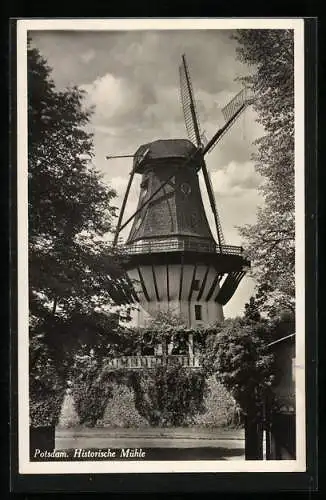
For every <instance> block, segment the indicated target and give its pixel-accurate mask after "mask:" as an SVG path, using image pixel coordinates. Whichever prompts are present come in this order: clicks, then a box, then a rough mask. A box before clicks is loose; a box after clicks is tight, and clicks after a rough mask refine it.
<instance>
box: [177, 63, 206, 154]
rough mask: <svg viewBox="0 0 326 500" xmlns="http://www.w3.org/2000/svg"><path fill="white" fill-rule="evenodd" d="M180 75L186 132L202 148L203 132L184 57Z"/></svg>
mask: <svg viewBox="0 0 326 500" xmlns="http://www.w3.org/2000/svg"><path fill="white" fill-rule="evenodd" d="M179 73H180V93H181V102H182V108H183V114H184V118H185V124H186V130H187V134H188V137H189V139H190V140H191V142H193V143H194V144H196V146H198V147H200V146H201V132H200V126H199V121H198V116H197V109H196V102H195V98H194V93H193V89H192V84H191V80H190V75H189V70H188V66H187V62H186V58H185V56H184V55H183V56H182V64H181V66H180V67H179Z"/></svg>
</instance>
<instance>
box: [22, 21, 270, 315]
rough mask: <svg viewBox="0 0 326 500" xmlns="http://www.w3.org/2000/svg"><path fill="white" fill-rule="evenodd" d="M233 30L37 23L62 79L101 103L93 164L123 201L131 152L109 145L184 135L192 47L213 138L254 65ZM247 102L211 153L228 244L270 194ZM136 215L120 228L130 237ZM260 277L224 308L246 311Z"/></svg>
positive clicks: (197, 87)
mask: <svg viewBox="0 0 326 500" xmlns="http://www.w3.org/2000/svg"><path fill="white" fill-rule="evenodd" d="M231 34H232V33H231V32H230V31H228V30H183V31H171V30H167V31H154V30H152V31H101V32H96V31H88V32H87V31H86V32H85V31H83V32H80V31H58V30H57V31H43V32H41V31H33V32H31V37H32V41H33V44H34V46H36V47H37V48H38V49H39V50H40V52H41V54H42V55H43V57H45V59H46V60H47V62H48V65H49V66H50V67H51V68H52V70H53V71H52V78H53V80H54V82H55V84H56V86H57V88H65V87H67V86H72V85H77V86H79V87H80V88H83V89H84V90H85V91H86V104H90V105H93V106H94V115H93V117H92V119H91V122H90V124H89V128H90V130H91V131H92V132H93V134H94V148H95V158H94V160H93V162H94V165H95V166H96V168H97V169H98V170H100V171H101V172H102V173H103V180H104V181H105V182H106V183H107V184H109V185H110V186H112V187H113V188H114V189H115V190H116V192H117V198H116V199H115V202H114V203H115V205H116V206H117V207H120V206H121V204H122V198H123V195H124V192H125V189H126V185H127V182H128V174H129V172H130V170H131V167H132V158H124V159H115V160H106V156H108V155H118V154H122V155H123V154H134V153H135V151H136V150H137V149H138V147H139V146H140V145H141V144H144V143H147V142H150V141H153V140H156V139H168V138H186V137H187V135H186V129H185V124H184V118H183V112H182V107H181V101H180V90H179V72H178V68H179V65H180V63H181V55H182V54H184V53H185V54H186V57H187V62H188V65H189V70H190V74H191V79H192V85H193V89H194V93H195V98H196V102H197V110H198V115H199V121H200V125H201V129H202V131H204V132H205V135H206V136H207V138H208V139H210V138H211V137H212V135H213V134H214V133H215V132H216V131H217V129H218V128H220V127H221V126H222V125H223V124H224V119H223V116H222V112H221V109H222V108H223V107H224V106H225V105H226V104H227V103H228V102H229V101H230V100H231V99H232V97H233V96H234V95H235V94H236V93H237V92H239V90H241V88H242V87H241V84H240V83H239V82H237V81H236V78H237V77H239V76H243V75H244V74H247V73H248V72H249V71H250V69H249V68H248V67H247V66H245V65H243V64H242V63H241V62H239V61H238V60H237V59H236V51H235V49H236V42H235V41H233V40H232V39H230V35H231ZM256 120H257V116H256V115H255V112H254V111H253V110H252V109H251V108H248V109H247V110H246V111H245V112H244V113H243V114H242V115H241V116H240V117H239V119H238V120H237V122H236V123H235V124H234V125H233V126H232V128H231V129H230V130H229V132H228V133H227V134H226V135H225V136H224V137H223V139H222V140H221V141H220V142H219V144H218V146H217V147H216V148H215V149H214V150H213V151H212V152H211V153H209V154H208V155H207V156H206V163H207V168H208V170H209V172H210V175H211V179H212V184H213V189H214V194H215V198H216V204H217V208H218V211H219V215H220V219H221V222H222V228H223V232H224V236H225V240H226V243H227V244H230V245H241V244H242V245H243V244H244V242H243V241H242V240H241V237H240V235H239V232H238V230H237V227H238V226H243V225H245V224H252V223H254V222H255V220H256V212H257V207H258V206H260V205H262V203H263V199H262V197H261V195H260V194H259V192H258V189H257V188H258V186H259V185H260V184H261V182H262V179H261V178H260V177H259V175H258V174H257V173H256V172H255V169H254V164H253V162H252V161H251V155H252V153H253V152H254V146H253V141H254V140H255V139H257V138H258V137H259V136H261V135H262V134H263V133H264V130H263V129H262V127H261V125H259V124H258V123H257V121H256ZM136 177H138V178H136V179H135V183H134V186H133V187H132V190H131V192H130V196H129V202H128V204H127V207H126V211H125V216H124V220H127V218H128V217H129V216H130V215H132V213H133V212H134V211H135V209H136V205H137V202H138V195H139V184H140V176H136ZM200 185H201V189H202V195H203V201H204V206H205V210H206V213H207V218H208V220H209V223H210V226H211V228H212V232H213V234H216V231H215V230H214V221H213V216H212V214H211V211H210V209H209V203H208V198H207V194H206V192H205V189H204V183H203V179H202V174H201V173H200ZM130 227H131V226H130V225H129V226H128V227H127V228H126V229H125V230H124V232H122V236H124V237H126V236H127V234H128V232H129V230H130ZM253 290H254V282H253V280H252V279H251V278H249V277H248V276H246V277H245V278H244V279H243V280H242V282H241V283H240V285H239V288H238V289H237V291H236V293H235V295H234V296H233V297H232V299H231V300H230V302H229V303H228V304H227V305H226V306H225V307H224V314H225V317H234V316H237V315H239V314H241V313H243V310H244V305H245V303H246V302H247V301H248V299H249V297H250V296H251V295H252V293H253Z"/></svg>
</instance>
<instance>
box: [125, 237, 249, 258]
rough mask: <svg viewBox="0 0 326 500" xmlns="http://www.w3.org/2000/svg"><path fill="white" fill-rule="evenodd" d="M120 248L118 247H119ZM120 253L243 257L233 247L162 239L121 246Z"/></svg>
mask: <svg viewBox="0 0 326 500" xmlns="http://www.w3.org/2000/svg"><path fill="white" fill-rule="evenodd" d="M119 246H120V245H119ZM120 248H121V252H122V253H125V254H127V255H134V254H143V253H160V252H175V251H188V252H207V253H219V254H225V255H238V256H243V248H242V247H240V246H234V245H222V246H219V245H216V244H215V243H211V242H209V241H203V240H198V241H196V240H195V239H191V238H184V237H183V238H162V239H160V240H157V239H155V240H153V241H151V240H148V241H144V240H143V241H140V242H134V243H132V244H126V245H121V246H120Z"/></svg>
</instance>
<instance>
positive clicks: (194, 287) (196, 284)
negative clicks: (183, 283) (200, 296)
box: [193, 280, 200, 290]
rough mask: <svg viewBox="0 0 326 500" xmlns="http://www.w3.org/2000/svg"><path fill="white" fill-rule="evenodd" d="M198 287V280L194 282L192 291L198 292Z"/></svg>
mask: <svg viewBox="0 0 326 500" xmlns="http://www.w3.org/2000/svg"><path fill="white" fill-rule="evenodd" d="M199 285H200V282H199V280H194V284H193V289H194V290H199Z"/></svg>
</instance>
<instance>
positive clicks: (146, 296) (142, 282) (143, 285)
mask: <svg viewBox="0 0 326 500" xmlns="http://www.w3.org/2000/svg"><path fill="white" fill-rule="evenodd" d="M137 271H138V274H139V279H140V284H141V287H142V289H143V294H144V295H145V298H146V300H147V302H149V301H150V298H149V295H148V292H147V289H146V286H145V282H144V278H143V275H142V273H141V270H140V267H137Z"/></svg>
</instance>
